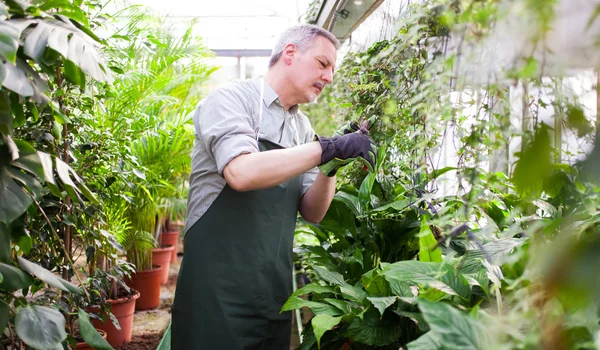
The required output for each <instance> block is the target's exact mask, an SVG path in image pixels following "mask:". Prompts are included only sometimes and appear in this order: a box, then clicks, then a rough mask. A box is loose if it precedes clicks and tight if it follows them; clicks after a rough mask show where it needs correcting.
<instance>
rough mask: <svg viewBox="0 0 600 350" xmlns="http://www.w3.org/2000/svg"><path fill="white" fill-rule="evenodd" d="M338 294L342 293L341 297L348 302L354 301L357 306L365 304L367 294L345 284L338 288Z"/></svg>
mask: <svg viewBox="0 0 600 350" xmlns="http://www.w3.org/2000/svg"><path fill="white" fill-rule="evenodd" d="M340 292H342V295H343V296H344V297H345V298H346V299H348V300H352V301H355V302H357V303H359V304H363V303H365V302H366V301H365V298H366V297H367V293H366V292H365V291H364V290H363V289H362V288H360V287H357V286H351V285H349V284H347V283H345V284H344V285H342V286H340Z"/></svg>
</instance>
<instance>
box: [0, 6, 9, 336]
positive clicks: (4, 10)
mask: <svg viewBox="0 0 600 350" xmlns="http://www.w3.org/2000/svg"><path fill="white" fill-rule="evenodd" d="M0 16H4V17H8V9H7V8H6V5H4V3H1V2H0ZM0 333H2V332H0Z"/></svg>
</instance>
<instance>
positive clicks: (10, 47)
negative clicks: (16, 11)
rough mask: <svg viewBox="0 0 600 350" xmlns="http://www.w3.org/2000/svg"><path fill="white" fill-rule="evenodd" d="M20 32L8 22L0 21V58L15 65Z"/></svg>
mask: <svg viewBox="0 0 600 350" xmlns="http://www.w3.org/2000/svg"><path fill="white" fill-rule="evenodd" d="M20 34H21V32H20V31H19V30H18V29H17V28H15V27H14V26H13V25H12V24H11V23H10V22H9V21H0V56H2V57H4V58H5V59H7V60H8V61H9V62H11V63H12V64H15V62H16V59H17V49H18V47H19V36H20Z"/></svg>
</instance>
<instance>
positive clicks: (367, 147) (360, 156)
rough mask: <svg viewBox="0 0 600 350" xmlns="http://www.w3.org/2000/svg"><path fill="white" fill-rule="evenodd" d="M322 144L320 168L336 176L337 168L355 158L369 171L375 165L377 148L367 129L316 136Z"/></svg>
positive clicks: (325, 172) (323, 171) (329, 174)
mask: <svg viewBox="0 0 600 350" xmlns="http://www.w3.org/2000/svg"><path fill="white" fill-rule="evenodd" d="M316 138H317V141H319V144H320V145H321V164H320V165H319V170H321V172H322V173H323V174H325V175H327V176H334V175H335V173H336V172H337V170H338V169H339V168H340V167H342V166H344V165H347V164H349V163H351V162H353V161H355V160H360V161H362V162H363V163H364V164H365V165H366V167H367V169H369V171H373V168H374V167H375V159H376V155H377V148H376V147H375V143H374V142H373V140H372V139H371V138H370V137H369V132H368V131H367V130H366V129H362V128H360V129H359V130H358V131H355V132H351V133H347V134H344V135H336V136H333V137H323V136H316Z"/></svg>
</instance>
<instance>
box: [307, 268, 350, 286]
mask: <svg viewBox="0 0 600 350" xmlns="http://www.w3.org/2000/svg"><path fill="white" fill-rule="evenodd" d="M313 269H314V270H315V273H316V274H317V276H319V278H320V279H322V280H323V281H325V282H328V283H331V284H335V285H338V286H343V285H345V284H346V281H345V280H344V276H342V275H341V274H340V273H338V272H335V271H329V270H326V269H324V268H321V267H319V266H314V267H313Z"/></svg>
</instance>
